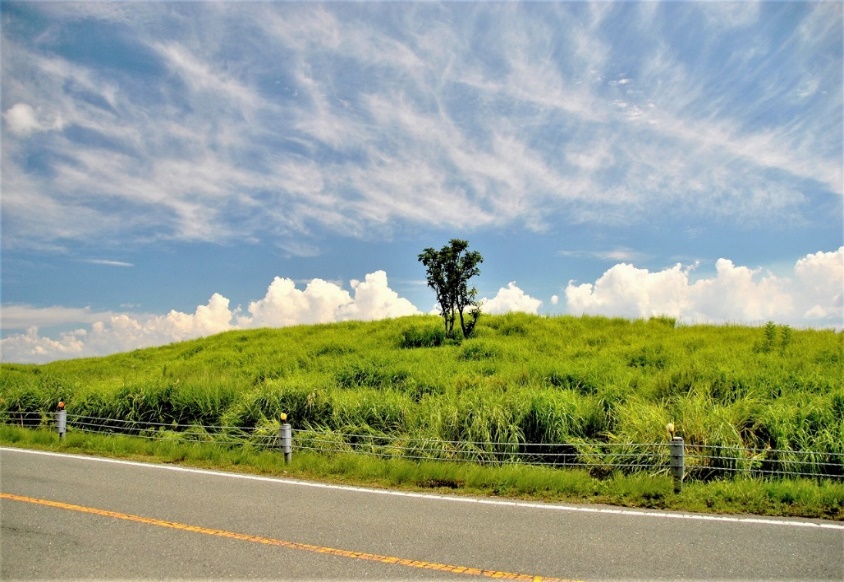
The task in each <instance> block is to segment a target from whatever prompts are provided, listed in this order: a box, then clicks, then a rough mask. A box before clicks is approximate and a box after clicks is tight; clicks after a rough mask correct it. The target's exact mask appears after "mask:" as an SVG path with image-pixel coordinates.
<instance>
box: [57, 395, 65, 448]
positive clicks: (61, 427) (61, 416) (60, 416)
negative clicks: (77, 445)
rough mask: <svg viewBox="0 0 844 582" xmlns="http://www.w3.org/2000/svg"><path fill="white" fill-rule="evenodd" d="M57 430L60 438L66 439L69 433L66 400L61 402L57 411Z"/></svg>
mask: <svg viewBox="0 0 844 582" xmlns="http://www.w3.org/2000/svg"><path fill="white" fill-rule="evenodd" d="M56 430H57V431H58V433H59V439H62V440H63V439H64V437H65V435H66V434H67V410H65V409H64V402H59V409H58V410H57V411H56Z"/></svg>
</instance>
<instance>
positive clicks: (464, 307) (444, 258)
mask: <svg viewBox="0 0 844 582" xmlns="http://www.w3.org/2000/svg"><path fill="white" fill-rule="evenodd" d="M468 249H469V243H468V242H467V241H465V240H460V239H451V240H450V241H449V243H448V244H447V245H445V246H444V247H443V248H441V249H440V250H435V249H433V248H430V247H429V248H427V249H425V250H424V251H422V253H420V255H419V261H420V262H421V263H422V264H423V265H424V266H425V268H426V269H427V278H428V286H429V287H430V288H431V289H433V290H434V293H435V294H436V297H437V303H439V305H440V310H441V311H440V314H441V315H442V318H443V322H444V323H445V333H446V335H447V336H448V337H453V335H454V324H455V322H456V321H457V319H458V318H459V320H460V329H461V331H462V332H463V337H469V336H470V335H471V334H472V330H474V328H475V324H476V323H477V322H478V318H479V317H480V315H481V309H480V305H479V304H478V301H477V295H478V290H477V289H475V288H474V287H470V286H469V279H471V278H472V277H474V276H475V275H479V274H480V272H481V270H480V268H479V267H478V265H479V264H480V263H482V262H483V261H484V259H483V257H482V256H481V254H480V253H479V252H477V251H470V250H468Z"/></svg>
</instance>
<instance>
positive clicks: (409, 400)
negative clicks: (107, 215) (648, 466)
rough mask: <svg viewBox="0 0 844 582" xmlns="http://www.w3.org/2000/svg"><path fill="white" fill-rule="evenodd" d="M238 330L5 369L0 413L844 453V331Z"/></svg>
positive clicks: (432, 322) (409, 324)
mask: <svg viewBox="0 0 844 582" xmlns="http://www.w3.org/2000/svg"><path fill="white" fill-rule="evenodd" d="M440 328H441V321H440V320H439V319H438V318H436V317H428V316H425V317H408V318H401V319H396V320H385V321H378V322H366V323H363V322H347V323H339V324H331V325H315V326H299V327H292V328H284V329H259V330H246V331H232V332H227V333H223V334H220V335H216V336H213V337H208V338H203V339H198V340H194V341H189V342H184V343H178V344H172V345H168V346H164V347H157V348H150V349H144V350H137V351H134V352H131V353H124V354H118V355H113V356H108V357H103V358H92V359H79V360H67V361H60V362H54V363H51V364H46V365H40V366H35V365H16V364H4V365H2V367H0V371H2V375H0V413H4V414H5V415H6V416H8V415H9V414H10V413H18V415H19V417H22V416H21V414H22V413H26V412H36V411H41V412H46V411H50V410H54V409H55V406H56V404H57V403H58V401H59V400H61V399H63V400H64V401H65V402H66V403H67V408H68V410H69V412H70V413H73V414H79V415H88V416H96V417H107V418H118V419H128V420H136V421H151V422H165V423H170V422H177V423H185V424H186V423H198V424H203V425H213V426H219V425H225V426H233V427H254V426H258V425H260V424H261V423H264V422H266V421H267V420H268V419H277V418H278V415H279V413H281V412H286V413H288V414H289V415H290V418H291V421H292V423H293V425H294V428H305V427H313V428H316V427H318V428H322V429H327V430H335V431H341V432H346V433H356V432H359V431H366V432H367V433H373V432H374V433H383V434H389V435H400V434H413V435H421V436H424V437H429V438H437V439H442V440H447V441H479V442H486V441H491V442H498V443H502V442H503V443H517V442H533V443H555V442H556V443H559V442H568V441H570V440H597V441H601V442H638V443H651V442H663V441H665V440H666V438H667V435H666V431H665V425H666V423H668V422H669V421H673V422H674V423H675V425H676V426H677V432H678V434H679V435H680V436H683V437H684V438H685V440H686V442H687V443H689V444H706V445H737V446H745V447H749V448H759V449H765V448H771V449H794V450H813V451H821V452H837V453H844V420H842V419H844V381H843V380H842V376H844V374H843V373H842V370H843V369H844V368H843V367H844V334H842V333H835V332H833V331H828V330H826V331H819V330H792V329H790V328H786V327H776V326H774V325H773V324H770V325H769V326H768V327H767V328H751V327H744V326H676V325H675V324H674V321H673V320H670V319H659V318H656V319H651V320H649V321H641V320H639V321H629V320H626V319H618V318H617V319H608V318H602V317H551V318H548V317H539V316H531V315H525V314H508V315H503V316H487V317H485V318H483V319H482V320H481V323H480V324H479V326H478V329H477V331H476V335H475V336H474V337H473V338H471V339H469V340H464V341H462V342H452V341H447V340H445V338H444V337H443V335H442V333H441V331H440Z"/></svg>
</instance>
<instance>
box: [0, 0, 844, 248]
mask: <svg viewBox="0 0 844 582" xmlns="http://www.w3.org/2000/svg"><path fill="white" fill-rule="evenodd" d="M403 8H404V7H403ZM463 8H464V6H462V5H461V6H460V7H459V8H458V7H457V6H456V5H448V4H418V5H413V6H412V7H410V8H408V9H407V10H405V9H399V8H398V7H397V6H393V5H389V4H387V5H383V4H381V5H379V4H374V5H368V4H358V5H345V4H329V5H309V4H289V3H276V4H266V5H250V7H249V9H240V8H238V9H234V8H233V5H226V4H222V5H213V6H212V5H204V4H199V5H196V4H149V5H125V6H111V5H86V6H85V8H84V9H83V10H81V11H80V12H78V13H74V14H71V12H72V11H70V10H68V9H67V8H66V7H63V6H60V5H59V6H54V5H50V4H44V5H41V4H33V5H22V6H21V7H18V8H17V9H16V10H15V11H12V12H11V13H9V14H6V15H5V17H6V18H8V19H12V20H14V19H25V18H27V14H28V13H37V14H39V15H40V17H41V18H43V19H45V20H46V22H47V23H48V24H47V26H46V27H45V28H44V30H43V31H41V32H40V34H39V35H38V36H37V38H27V37H26V36H25V35H23V34H22V33H14V34H5V35H4V39H3V53H4V70H3V80H4V107H5V109H4V111H3V119H4V123H5V125H6V128H7V129H8V130H9V131H8V132H7V133H8V135H7V137H6V138H5V139H4V159H3V167H2V170H3V174H4V199H3V210H4V229H3V237H4V244H5V245H7V246H14V245H23V244H30V243H31V242H32V241H33V239H36V238H37V239H39V243H38V244H41V245H45V246H46V245H61V243H62V241H63V240H79V239H83V238H85V239H90V238H94V239H96V238H100V237H102V238H114V237H117V236H120V237H130V238H133V239H135V240H156V239H177V240H198V241H216V242H221V241H225V240H231V239H245V240H260V239H261V238H264V237H269V238H271V239H273V240H275V241H277V244H280V245H281V246H285V245H288V246H290V245H295V244H301V242H296V241H301V238H302V236H308V235H310V234H312V233H313V232H314V231H315V229H328V230H330V231H332V232H335V233H343V234H344V235H346V236H355V237H366V236H368V233H371V232H372V231H373V229H376V230H377V229H382V230H385V231H389V230H390V229H394V228H396V226H397V225H401V224H407V223H410V224H415V223H418V224H423V225H451V226H458V225H460V224H461V223H462V219H461V217H464V216H472V218H473V223H472V224H473V225H474V227H475V228H487V227H500V226H503V225H513V224H518V225H520V226H525V227H527V228H529V229H532V230H538V231H541V230H543V229H548V228H549V226H550V225H553V224H555V223H557V222H558V221H564V222H569V223H592V224H597V225H605V224H613V223H621V222H631V221H637V220H644V219H646V218H647V216H649V215H650V214H651V213H653V212H654V209H658V210H659V211H660V212H662V213H667V214H674V215H677V216H709V217H713V218H717V219H718V220H729V221H735V222H736V223H743V224H744V223H747V222H748V221H760V220H765V221H768V220H799V219H800V216H801V214H802V212H803V211H804V209H805V208H807V205H809V204H810V203H811V201H812V199H813V197H817V196H837V197H840V196H841V194H842V193H843V192H842V190H844V186H842V182H843V181H844V177H843V176H844V174H842V163H841V158H842V148H841V141H842V140H841V137H842V136H841V125H842V123H841V119H842V114H841V109H842V98H841V71H840V42H838V44H837V45H836V39H837V40H838V41H840V28H841V27H840V23H841V7H840V6H839V5H835V4H832V5H830V4H829V3H816V4H811V5H805V6H803V7H801V8H800V10H799V11H797V12H795V13H794V15H791V16H789V18H786V19H785V20H783V18H785V17H782V16H780V17H779V18H780V19H779V20H777V21H776V22H777V26H778V27H779V30H778V34H779V36H777V38H776V39H775V38H774V37H773V36H772V33H770V32H769V31H768V30H767V29H765V28H764V27H762V28H752V29H751V30H753V36H752V37H751V38H750V39H749V40H748V38H746V34H747V30H748V29H749V27H752V26H753V24H754V23H755V22H757V21H759V19H761V18H765V17H770V18H773V17H774V16H776V15H774V16H769V15H768V14H767V13H766V12H765V10H766V7H765V5H764V4H759V3H752V4H739V5H734V4H723V5H722V4H720V3H719V4H718V5H717V6H715V5H708V4H701V5H694V6H692V7H690V8H688V9H685V10H684V12H683V15H682V17H683V18H685V19H689V20H695V21H697V20H699V21H700V22H701V23H703V24H702V26H704V27H706V30H707V32H708V36H707V37H705V38H704V39H703V40H704V41H705V42H702V43H701V45H700V47H699V51H697V52H696V53H695V54H697V55H698V57H697V58H696V59H694V60H692V59H688V58H686V57H684V56H683V55H685V54H687V53H684V52H682V51H679V50H678V47H682V45H683V44H684V43H686V42H692V41H693V40H698V39H697V38H695V39H688V38H685V37H683V36H682V35H680V34H677V33H674V32H671V31H672V30H674V29H675V28H676V27H675V28H672V27H664V28H659V27H657V28H654V27H647V28H646V27H644V26H643V25H642V23H644V22H648V23H654V22H657V23H658V22H670V21H671V19H672V18H675V17H676V14H677V7H676V6H673V5H672V4H671V3H668V4H662V3H658V4H657V3H653V4H651V3H642V4H630V5H625V4H623V3H622V4H610V3H605V4H580V3H575V4H537V5H524V4H512V5H484V4H477V5H471V7H465V8H468V9H465V10H464V9H463ZM67 19H71V20H72V21H74V22H75V23H77V24H80V23H81V24H86V23H87V24H91V23H96V25H97V26H96V32H95V34H96V35H98V38H99V40H100V41H101V42H102V43H104V45H105V46H110V47H112V48H113V49H114V51H115V52H116V53H117V55H118V57H119V54H120V52H121V51H123V52H124V53H126V54H129V52H130V51H129V50H128V49H129V48H131V49H132V51H136V52H138V53H139V54H143V55H144V59H143V62H135V61H131V62H130V64H131V66H130V67H129V69H132V70H118V69H116V68H114V67H110V66H109V65H108V63H105V64H103V63H96V62H93V61H92V59H90V58H87V57H85V58H83V57H80V56H76V57H75V56H73V55H72V54H71V53H67V52H64V51H62V50H61V46H62V45H61V43H59V42H58V41H57V40H56V39H57V37H56V35H55V34H54V33H53V32H52V31H54V30H57V29H60V28H61V27H62V26H63V23H64V22H66V21H67ZM195 22H201V23H202V26H195V25H194V24H193V23H195ZM830 22H832V23H838V26H831V25H830ZM422 23H424V26H423V25H422ZM629 23H633V24H634V26H628V24H629ZM127 24H131V26H127ZM7 30H8V28H7ZM653 30H660V31H661V32H660V34H659V35H658V36H656V37H654V35H653ZM211 31H213V34H212V32H211ZM75 34H80V33H78V32H77V33H75ZM739 35H745V36H739ZM775 40H776V41H777V42H779V45H776V46H775V43H774V41H775ZM64 42H70V43H71V44H73V43H78V44H80V45H81V44H82V43H83V41H82V39H81V38H79V37H76V38H74V37H73V36H72V34H71V33H70V32H66V33H65V40H64ZM739 42H741V44H739ZM629 43H636V46H637V47H638V49H637V55H636V57H637V58H636V59H635V60H633V59H630V58H629V57H628V56H627V55H626V53H625V47H626V46H627V45H628V44H629ZM719 47H722V48H719ZM723 47H726V49H725V48H723ZM748 47H749V48H748ZM725 50H726V51H731V52H730V53H729V55H728V56H727V58H726V61H725V60H724V59H725V58H724V56H723V55H722V54H721V53H722V52H724V51H725ZM247 55H248V58H247ZM784 63H785V64H784ZM785 65H787V67H786V66H785ZM124 69H125V68H124ZM748 70H750V71H753V73H752V75H748V74H747V71H748ZM783 70H787V71H789V73H788V75H789V76H788V77H787V78H782V75H783V73H782V72H781V71H783ZM759 111H768V112H770V113H771V115H770V119H772V120H773V122H766V121H764V120H762V119H761V118H760V116H759V115H758V112H759ZM783 120H787V121H785V122H784V121H783ZM36 138H37V140H36ZM33 156H35V157H33ZM33 159H35V160H36V161H37V163H36V164H35V167H33V166H32V160H33ZM810 192H812V193H810ZM36 199H37V200H39V201H40V203H39V205H38V208H39V210H38V211H37V213H36V212H35V211H34V208H35V205H33V204H32V200H36ZM41 209H45V210H44V211H43V212H42V210H41Z"/></svg>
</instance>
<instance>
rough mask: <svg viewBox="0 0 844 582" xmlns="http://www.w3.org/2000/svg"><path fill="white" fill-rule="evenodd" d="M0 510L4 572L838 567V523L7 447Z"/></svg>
mask: <svg viewBox="0 0 844 582" xmlns="http://www.w3.org/2000/svg"><path fill="white" fill-rule="evenodd" d="M0 521H1V522H2V530H1V531H0V578H2V579H3V580H11V579H36V578H37V579H59V578H63V579H68V578H74V579H79V578H99V579H116V578H120V579H128V578H133V579H138V578H144V579H148V578H158V579H166V578H194V579H197V578H202V579H209V578H213V579H220V578H238V579H245V578H264V579H276V580H278V579H344V580H348V579H354V580H363V579H393V580H395V579H416V578H427V579H438V580H442V579H455V580H456V579H467V578H472V577H475V578H477V577H479V576H480V575H482V574H483V575H486V576H493V575H497V576H503V575H505V574H513V575H516V574H518V575H532V576H549V577H559V578H568V579H584V580H601V579H648V580H654V579H672V580H677V579H713V578H717V579H742V580H747V579H765V580H771V579H802V580H805V579H835V580H842V579H844V524H842V523H835V522H823V521H820V520H792V519H764V518H748V519H741V518H724V519H713V517H712V516H708V517H707V516H694V515H689V514H677V513H659V512H641V511H629V510H619V509H614V508H600V507H594V506H570V505H554V504H540V503H516V502H500V501H496V500H490V499H476V498H465V497H450V496H438V495H424V494H403V493H397V492H387V491H381V490H367V489H361V488H351V487H338V486H326V485H321V484H318V483H308V482H301V481H294V480H283V479H271V478H255V477H247V476H239V475H231V474H223V473H214V472H208V471H196V470H185V469H180V468H179V467H174V466H169V465H148V464H140V463H126V462H120V461H108V460H104V459H95V458H91V457H81V456H69V455H54V454H45V453H36V452H31V451H21V450H15V449H8V448H0ZM361 552H362V553H363V555H356V554H355V553H361ZM463 568H466V570H463ZM482 570H483V571H485V572H481V571H482Z"/></svg>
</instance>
